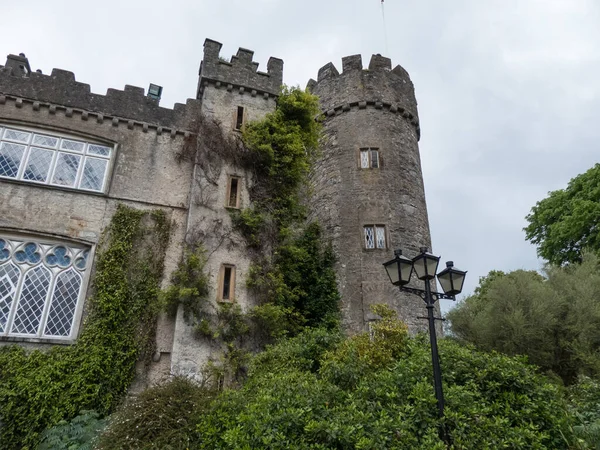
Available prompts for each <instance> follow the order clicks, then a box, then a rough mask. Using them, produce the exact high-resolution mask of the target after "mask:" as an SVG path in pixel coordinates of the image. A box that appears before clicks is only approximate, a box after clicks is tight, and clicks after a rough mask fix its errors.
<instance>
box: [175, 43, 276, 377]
mask: <svg viewBox="0 0 600 450" xmlns="http://www.w3.org/2000/svg"><path fill="white" fill-rule="evenodd" d="M220 47H221V44H219V43H217V42H214V41H211V40H207V41H206V43H205V46H204V60H203V61H202V66H201V70H200V86H201V87H202V88H201V89H200V90H199V92H198V95H199V97H198V98H199V100H200V102H201V105H202V107H201V111H202V114H203V116H204V117H205V119H206V120H208V121H215V122H216V123H217V124H218V125H219V126H220V129H221V133H223V135H224V136H225V137H226V138H231V139H234V140H235V139H240V138H241V133H240V131H239V130H235V125H236V116H237V110H238V107H239V106H241V107H243V108H244V121H245V122H249V121H254V120H259V119H262V118H263V117H264V116H265V115H266V114H267V113H269V112H271V111H273V110H274V109H275V104H276V96H275V94H276V93H278V92H279V88H280V85H281V74H282V69H283V62H282V61H281V60H279V59H277V58H271V59H270V60H269V66H268V67H269V68H268V74H264V73H261V72H258V71H257V67H258V64H257V63H255V62H253V61H252V52H251V51H249V50H245V49H240V50H239V51H238V54H237V56H234V57H233V58H232V62H231V64H228V63H225V62H223V61H222V60H220V59H219V58H218V54H219V49H220ZM267 91H268V92H267ZM200 144H201V145H200V151H199V153H198V155H197V158H198V159H197V160H196V163H197V164H196V167H195V172H194V179H193V182H192V188H191V201H190V211H189V220H188V238H189V239H192V240H197V241H199V242H201V243H202V245H203V246H204V248H205V249H206V251H207V256H208V259H207V263H206V273H207V274H208V276H209V282H210V293H209V299H210V300H211V301H212V302H214V305H215V307H216V303H217V287H218V286H219V272H220V268H221V266H222V265H223V264H230V265H234V266H235V302H236V303H238V304H239V305H240V306H241V308H242V310H243V311H248V310H249V309H250V308H251V307H252V306H255V305H256V300H255V299H254V298H253V296H252V295H251V293H250V292H248V289H247V288H246V279H247V275H248V271H249V269H250V266H251V263H252V259H251V255H250V254H249V251H248V249H247V246H246V241H245V240H244V239H243V237H242V236H240V235H239V233H238V232H236V231H235V230H234V229H233V225H232V220H231V214H232V212H234V210H233V209H231V208H227V207H226V196H227V187H228V181H229V179H230V177H231V176H236V177H239V179H240V185H239V187H240V194H239V195H240V205H239V206H240V209H242V208H246V207H248V206H249V205H250V194H249V190H250V188H251V187H252V185H253V183H254V180H253V179H252V174H251V173H250V172H248V171H247V170H245V169H244V168H243V167H240V166H239V165H236V163H235V156H233V155H229V154H228V153H227V149H224V148H203V147H202V136H200ZM217 357H218V352H217V351H216V349H215V348H214V344H211V343H210V342H209V341H208V340H207V339H203V338H198V337H197V336H195V333H194V330H193V327H192V326H191V324H188V323H186V322H185V320H184V319H183V311H181V310H180V311H179V312H178V316H177V325H176V329H175V338H174V346H173V371H174V372H175V373H180V374H185V375H198V374H199V373H200V371H201V369H202V367H204V366H205V365H206V363H207V362H209V361H210V360H211V359H215V358H217ZM217 360H218V359H217Z"/></svg>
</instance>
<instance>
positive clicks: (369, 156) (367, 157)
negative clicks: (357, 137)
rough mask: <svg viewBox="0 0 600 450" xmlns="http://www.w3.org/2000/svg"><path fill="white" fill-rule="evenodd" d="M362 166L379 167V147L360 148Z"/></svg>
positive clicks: (368, 167) (367, 167)
mask: <svg viewBox="0 0 600 450" xmlns="http://www.w3.org/2000/svg"><path fill="white" fill-rule="evenodd" d="M360 168H361V169H379V149H377V148H361V149H360Z"/></svg>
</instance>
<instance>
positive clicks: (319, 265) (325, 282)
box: [232, 87, 339, 340]
mask: <svg viewBox="0 0 600 450" xmlns="http://www.w3.org/2000/svg"><path fill="white" fill-rule="evenodd" d="M318 115H319V107H318V100H317V98H316V97H315V96H313V95H311V94H309V93H307V92H305V91H302V90H300V89H298V88H285V87H284V89H283V91H282V93H281V95H280V96H279V98H278V100H277V108H276V109H275V111H274V112H272V113H270V114H267V116H266V117H265V118H264V119H263V120H260V121H257V122H253V123H250V124H248V125H247V126H246V127H245V129H244V133H243V140H244V144H245V145H246V147H247V150H248V158H247V159H248V161H247V165H248V166H249V167H251V168H252V169H253V170H254V172H255V174H256V180H257V182H256V184H255V186H254V187H253V189H252V192H251V197H252V203H253V206H251V207H249V208H246V209H244V210H242V211H239V212H233V213H232V215H233V223H234V226H235V227H236V228H237V230H238V231H240V232H241V233H242V235H243V236H244V237H245V238H246V242H247V243H248V246H249V247H251V248H254V249H258V250H261V252H258V253H257V254H263V255H269V256H265V257H262V258H259V257H258V256H257V257H256V259H255V262H254V264H253V266H252V267H251V270H250V273H249V276H248V278H247V283H248V287H249V288H251V289H253V290H254V292H255V293H256V294H258V297H259V298H260V299H261V306H259V307H258V308H257V309H255V310H254V311H253V312H252V317H253V318H254V319H255V320H257V321H258V322H261V323H262V324H263V325H264V328H263V329H262V334H263V337H265V338H268V339H275V338H277V337H280V336H284V335H286V334H294V333H297V332H298V331H299V330H300V329H301V328H302V327H303V326H320V325H323V324H327V325H328V326H335V324H336V323H337V321H338V302H339V294H338V292H337V285H336V280H335V272H334V271H333V264H334V257H333V252H332V251H331V249H330V248H328V247H327V246H326V245H324V243H323V242H322V236H321V230H320V227H319V225H318V224H316V223H310V224H306V223H305V210H304V207H303V206H302V205H303V202H302V201H301V197H302V193H303V190H305V188H306V178H307V175H308V172H309V170H310V166H311V163H312V161H313V158H314V156H315V155H316V152H317V147H318V141H319V135H320V124H319V123H318V121H317V120H316V118H317V116H318ZM268 339H267V340H268Z"/></svg>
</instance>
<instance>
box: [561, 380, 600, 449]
mask: <svg viewBox="0 0 600 450" xmlns="http://www.w3.org/2000/svg"><path fill="white" fill-rule="evenodd" d="M577 381H578V382H577V383H576V384H574V385H573V386H571V387H570V388H569V391H568V399H569V403H570V409H571V412H572V414H573V416H574V418H575V420H574V422H575V426H574V427H573V432H574V434H575V443H576V444H578V445H577V448H584V449H600V383H598V381H597V380H594V379H591V378H588V377H580V378H579V379H578V380H577Z"/></svg>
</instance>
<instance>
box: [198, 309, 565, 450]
mask: <svg viewBox="0 0 600 450" xmlns="http://www.w3.org/2000/svg"><path fill="white" fill-rule="evenodd" d="M390 341H391V342H390ZM440 355H441V359H442V360H441V363H442V368H443V382H444V389H445V394H446V416H445V420H444V424H445V426H446V427H447V429H448V431H449V435H450V437H451V439H452V445H453V447H452V448H454V449H476V448H514V449H535V448H538V449H542V448H553V449H561V448H567V440H566V439H568V438H569V437H570V431H569V427H568V425H569V423H568V419H567V416H566V414H565V404H564V401H563V400H562V397H561V392H560V391H559V389H558V388H557V387H556V386H555V385H554V384H552V383H551V382H549V381H548V380H547V379H545V378H543V377H542V376H540V375H538V374H536V372H535V368H533V367H531V366H528V365H527V364H526V362H525V361H524V360H523V359H522V358H513V357H508V356H505V355H501V354H498V353H491V354H486V353H481V352H478V351H476V350H475V349H474V348H473V347H470V346H464V345H460V344H458V343H456V342H454V341H450V340H441V342H440ZM431 373H432V369H431V354H430V349H429V347H428V340H427V338H426V337H425V336H418V337H416V338H409V337H408V334H407V333H406V327H405V326H404V324H402V323H400V322H398V321H396V320H394V319H393V318H391V317H388V318H384V320H383V321H382V322H380V323H379V324H376V325H375V326H374V327H373V334H372V339H371V338H370V337H369V335H367V334H361V335H357V336H354V337H352V338H349V339H346V340H341V339H340V335H339V333H337V332H328V331H325V330H323V329H312V330H306V331H304V332H302V333H300V334H299V335H298V336H297V337H295V338H292V339H285V340H283V341H282V342H281V343H279V344H278V345H275V346H273V347H270V348H269V349H268V350H267V351H266V352H264V353H263V354H261V355H258V356H257V357H256V358H255V360H254V361H253V363H252V364H251V369H250V374H249V378H248V380H247V382H246V384H245V386H244V387H243V388H241V389H240V390H237V391H233V390H231V391H226V392H225V393H224V394H223V395H222V396H221V397H220V398H219V399H218V400H217V401H216V402H215V404H214V405H213V409H212V411H211V412H210V413H209V414H206V415H204V416H202V418H201V421H200V424H199V426H198V432H199V433H200V434H201V435H202V440H201V445H200V448H203V449H214V448H219V449H234V448H236V449H238V448H269V449H331V448H338V449H386V448H389V449H401V448H406V449H409V448H410V449H423V450H425V449H427V450H431V449H445V448H446V445H445V444H444V443H443V442H442V441H441V440H440V438H439V429H440V426H441V423H440V421H439V419H438V417H437V403H436V399H435V395H434V391H433V386H432V380H431ZM563 436H565V437H566V439H565V437H563Z"/></svg>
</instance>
